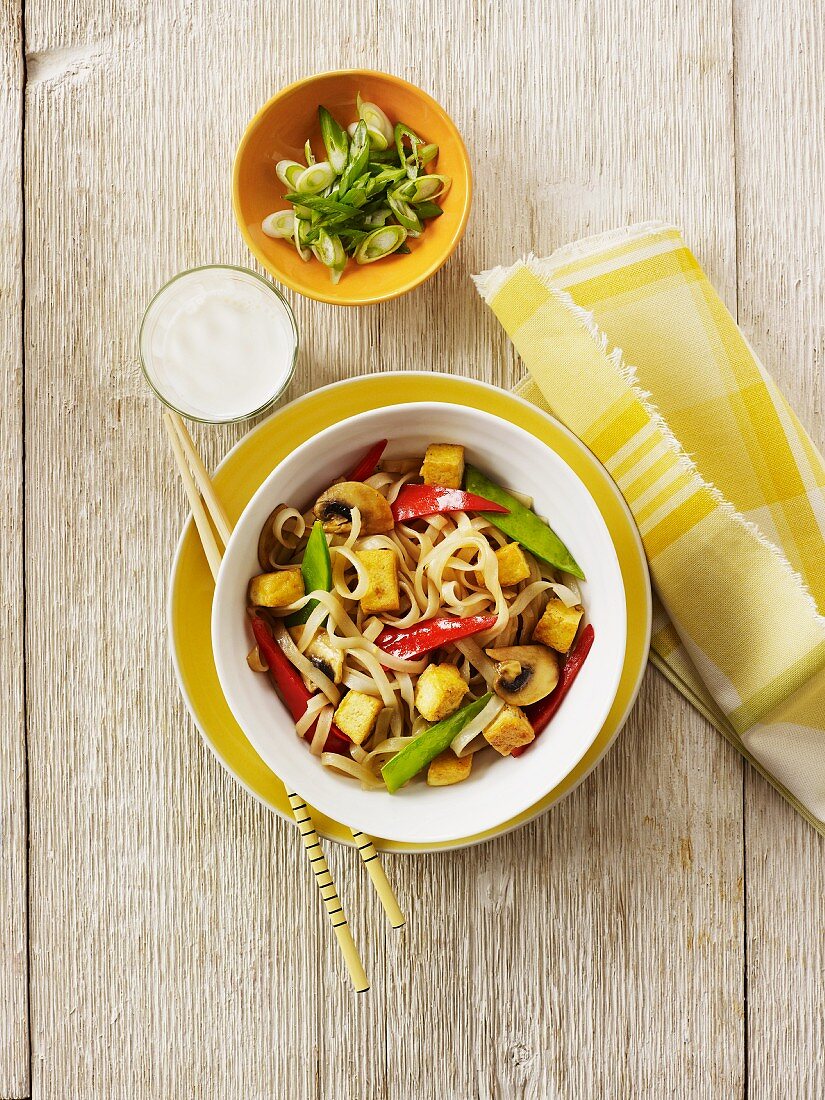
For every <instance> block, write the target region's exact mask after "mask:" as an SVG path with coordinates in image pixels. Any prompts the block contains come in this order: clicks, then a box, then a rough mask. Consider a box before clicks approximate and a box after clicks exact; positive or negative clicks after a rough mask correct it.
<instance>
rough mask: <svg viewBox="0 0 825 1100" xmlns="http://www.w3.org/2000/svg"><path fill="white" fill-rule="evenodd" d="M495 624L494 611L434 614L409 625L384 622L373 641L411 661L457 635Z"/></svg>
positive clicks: (448, 641) (476, 631)
mask: <svg viewBox="0 0 825 1100" xmlns="http://www.w3.org/2000/svg"><path fill="white" fill-rule="evenodd" d="M495 625H496V616H495V615H467V616H466V617H465V618H463V619H459V618H456V616H455V615H436V616H435V617H434V618H432V619H423V620H422V621H421V622H420V623H413V625H412V626H385V627H384V629H383V630H382V631H381V633H380V634H379V635H378V637H377V638H376V639H375V644H376V645H377V646H378V648H379V649H383V650H384V652H385V653H391V654H392V656H393V657H401V658H402V659H403V660H405V661H414V660H415V659H416V658H417V657H423V655H424V654H425V653H430V652H431V651H432V650H434V649H440V648H441V647H442V646H445V645H449V644H450V643H451V642H455V641H458V639H459V638H469V637H470V636H471V635H473V634H479V633H481V631H482V630H491V629H492V628H493V627H494V626H495Z"/></svg>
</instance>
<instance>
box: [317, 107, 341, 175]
mask: <svg viewBox="0 0 825 1100" xmlns="http://www.w3.org/2000/svg"><path fill="white" fill-rule="evenodd" d="M318 121H319V122H320V124H321V137H322V138H323V142H324V147H325V149H326V151H327V160H328V161H329V163H330V164H331V165H332V168H333V171H334V172H335V174H336V175H337V176H340V175H341V173H342V172H343V171H344V169H345V168H346V166H347V159H348V157H349V138H348V137H347V133H346V130H344V129H343V128H342V127H341V126H339V125H338V123H337V122H336V121H335V119H334V118H333V117H332V115H331V114H330V113H329V111H328V110H327V109H326V107H319V108H318Z"/></svg>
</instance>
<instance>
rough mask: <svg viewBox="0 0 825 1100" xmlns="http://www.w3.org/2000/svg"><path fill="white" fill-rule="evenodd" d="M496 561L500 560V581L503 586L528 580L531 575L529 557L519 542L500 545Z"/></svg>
mask: <svg viewBox="0 0 825 1100" xmlns="http://www.w3.org/2000/svg"><path fill="white" fill-rule="evenodd" d="M496 561H497V562H498V583H499V584H500V585H501V587H502V588H507V587H508V586H509V585H511V584H518V583H519V582H520V581H526V580H527V578H528V577H529V576H530V566H529V565H528V564H527V558H525V556H524V551H523V550H522V548H521V547H520V546H519V544H518V543H517V542H508V543H507V545H506V546H501V547H499V549H498V550H496Z"/></svg>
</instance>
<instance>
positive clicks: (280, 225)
mask: <svg viewBox="0 0 825 1100" xmlns="http://www.w3.org/2000/svg"><path fill="white" fill-rule="evenodd" d="M261 229H263V231H264V233H266V235H267V237H275V238H278V237H291V236H292V234H293V233H294V232H295V211H294V210H292V209H289V210H276V211H275V213H274V214H267V216H266V217H265V218H264V220H263V221H262V222H261Z"/></svg>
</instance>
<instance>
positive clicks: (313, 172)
mask: <svg viewBox="0 0 825 1100" xmlns="http://www.w3.org/2000/svg"><path fill="white" fill-rule="evenodd" d="M334 179H335V169H334V168H333V167H332V165H331V164H330V163H329V161H328V160H320V161H318V163H317V164H310V166H309V167H308V168H305V169H304V170H303V172H302V173H301V174H300V176H298V179H297V180H296V181H295V190H296V191H299V192H301V193H303V194H307V195H317V194H318V192H319V191H323V190H324V188H325V187H329V185H330V184H331V183H332V182H333V181H334Z"/></svg>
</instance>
